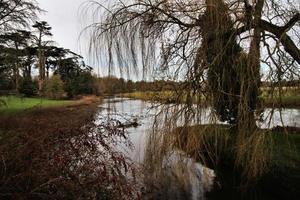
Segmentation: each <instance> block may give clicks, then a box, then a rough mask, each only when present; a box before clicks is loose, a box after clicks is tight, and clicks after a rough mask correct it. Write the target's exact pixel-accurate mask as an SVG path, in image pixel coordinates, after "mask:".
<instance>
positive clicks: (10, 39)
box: [0, 30, 32, 92]
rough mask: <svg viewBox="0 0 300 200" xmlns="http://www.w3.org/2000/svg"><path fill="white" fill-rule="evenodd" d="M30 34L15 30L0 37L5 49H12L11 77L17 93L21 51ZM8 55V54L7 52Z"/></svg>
mask: <svg viewBox="0 0 300 200" xmlns="http://www.w3.org/2000/svg"><path fill="white" fill-rule="evenodd" d="M31 37H32V36H31V33H30V32H29V31H24V30H17V31H15V32H11V33H6V34H4V35H1V36H0V39H1V42H2V43H5V44H6V46H7V47H9V48H11V49H13V51H12V52H10V53H12V55H11V56H12V57H14V60H13V74H14V75H13V76H14V83H15V90H16V92H18V89H19V87H20V81H19V77H20V68H21V62H22V60H21V59H22V54H23V50H24V49H25V47H26V45H27V43H28V40H29V39H30V38H31ZM7 53H9V52H7Z"/></svg>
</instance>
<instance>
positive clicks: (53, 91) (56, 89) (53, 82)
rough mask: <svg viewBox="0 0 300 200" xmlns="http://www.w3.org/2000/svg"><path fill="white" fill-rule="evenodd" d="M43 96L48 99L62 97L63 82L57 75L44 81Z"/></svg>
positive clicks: (63, 94)
mask: <svg viewBox="0 0 300 200" xmlns="http://www.w3.org/2000/svg"><path fill="white" fill-rule="evenodd" d="M45 96H46V97H47V98H50V99H62V98H64V96H65V91H64V82H63V81H62V80H61V78H60V76H59V75H54V76H52V77H50V78H49V80H47V81H46V84H45Z"/></svg>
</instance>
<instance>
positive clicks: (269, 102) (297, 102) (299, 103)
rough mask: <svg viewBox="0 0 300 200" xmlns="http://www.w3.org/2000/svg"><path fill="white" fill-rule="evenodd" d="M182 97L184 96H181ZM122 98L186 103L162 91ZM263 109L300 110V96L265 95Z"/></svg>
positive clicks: (122, 95) (262, 98)
mask: <svg viewBox="0 0 300 200" xmlns="http://www.w3.org/2000/svg"><path fill="white" fill-rule="evenodd" d="M181 95H182V94H181ZM118 96H120V97H125V98H132V99H140V100H143V101H150V102H159V103H184V102H185V98H184V97H182V96H181V97H178V96H177V95H176V94H175V93H174V92H172V91H162V92H152V91H145V92H132V93H123V94H119V95H118ZM260 99H261V102H262V106H263V107H274V108H276V107H284V108H299V107H300V95H299V94H297V93H292V94H290V93H287V94H286V95H283V96H282V97H281V98H276V97H270V96H268V95H266V94H265V93H263V95H262V96H261V97H260ZM198 101H199V99H197V98H193V99H192V102H193V103H197V102H198ZM201 104H203V105H204V106H206V105H207V102H206V101H205V99H204V98H202V99H201Z"/></svg>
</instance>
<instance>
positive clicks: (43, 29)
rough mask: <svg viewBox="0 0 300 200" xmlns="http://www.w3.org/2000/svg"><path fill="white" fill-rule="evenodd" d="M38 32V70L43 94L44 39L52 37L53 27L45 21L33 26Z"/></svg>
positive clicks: (40, 89)
mask: <svg viewBox="0 0 300 200" xmlns="http://www.w3.org/2000/svg"><path fill="white" fill-rule="evenodd" d="M32 27H33V28H35V29H36V30H37V32H38V36H37V39H36V41H37V46H38V60H39V61H38V69H39V80H38V81H39V93H40V94H41V92H42V89H43V85H44V82H45V64H46V58H45V45H44V43H43V39H44V37H45V36H52V33H51V29H52V28H51V27H50V26H49V24H48V23H47V22H45V21H41V22H38V21H37V22H36V23H35V24H34V25H33V26H32Z"/></svg>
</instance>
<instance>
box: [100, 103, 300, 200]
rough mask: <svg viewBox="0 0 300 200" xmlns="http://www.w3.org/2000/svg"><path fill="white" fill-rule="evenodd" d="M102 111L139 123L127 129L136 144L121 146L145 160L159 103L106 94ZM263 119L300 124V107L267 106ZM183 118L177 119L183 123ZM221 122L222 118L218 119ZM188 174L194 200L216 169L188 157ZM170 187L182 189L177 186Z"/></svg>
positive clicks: (105, 116)
mask: <svg viewBox="0 0 300 200" xmlns="http://www.w3.org/2000/svg"><path fill="white" fill-rule="evenodd" d="M99 107H100V111H99V113H98V114H97V117H96V121H97V123H100V122H101V121H104V120H109V119H114V120H118V121H120V122H121V123H122V124H128V123H132V122H138V124H139V126H136V127H128V128H127V129H126V131H128V133H129V139H130V141H131V142H132V147H133V148H127V147H126V146H119V147H118V149H119V150H120V151H122V152H123V153H125V154H126V155H127V156H128V157H130V158H131V159H132V160H133V161H134V162H136V163H138V164H143V160H144V155H145V147H146V144H147V139H148V135H149V133H150V132H151V130H152V127H153V122H154V119H155V116H156V114H157V113H158V111H159V109H160V106H159V105H158V104H153V103H150V102H145V101H142V100H136V99H128V98H117V97H112V98H106V99H104V100H103V102H102V103H101V105H99ZM209 112H210V109H209V108H207V109H206V110H204V113H209ZM206 118H208V114H204V115H203V119H202V123H204V124H205V123H208V122H209V120H208V119H206ZM261 119H262V120H261V121H260V122H257V124H258V126H260V127H261V128H273V127H276V126H283V125H284V126H291V127H300V109H282V110H278V109H265V111H264V112H263V113H262V114H261ZM181 123H182V122H178V124H179V125H180V124H181ZM218 123H220V122H218ZM172 154H173V155H171V156H170V157H173V158H174V157H178V155H182V154H184V153H183V152H172ZM175 160H177V159H172V162H171V163H170V162H169V163H167V164H166V165H168V167H169V168H170V169H174V165H178V163H179V162H180V163H182V162H181V161H178V160H177V161H175ZM184 170H186V171H187V172H186V174H187V176H188V177H189V178H188V182H190V183H189V184H188V185H189V186H188V187H189V189H188V190H189V191H188V193H189V198H188V199H192V200H199V199H204V192H205V191H207V190H209V189H210V187H211V186H212V184H213V179H214V173H213V171H212V170H209V169H207V168H205V167H203V166H202V165H201V164H200V163H196V162H195V161H194V160H192V159H190V158H188V157H187V156H186V157H185V167H184ZM170 187H175V188H173V190H172V191H171V192H172V193H174V191H176V192H178V193H180V192H179V191H178V190H177V189H176V186H170ZM181 196H182V195H181V194H174V196H173V197H172V199H181V198H180V197H181Z"/></svg>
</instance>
